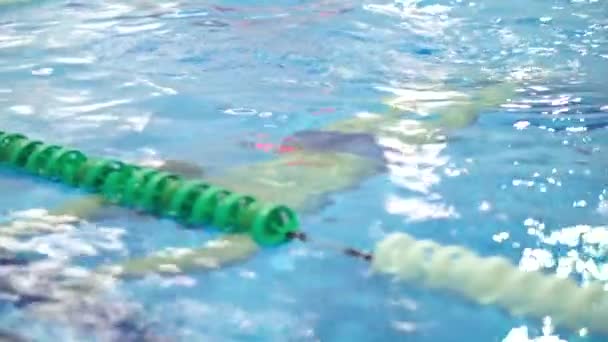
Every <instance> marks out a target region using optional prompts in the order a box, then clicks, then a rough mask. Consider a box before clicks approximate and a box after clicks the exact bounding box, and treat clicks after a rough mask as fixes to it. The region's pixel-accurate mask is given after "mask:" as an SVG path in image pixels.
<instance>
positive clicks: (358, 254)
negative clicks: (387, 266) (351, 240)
mask: <svg viewBox="0 0 608 342" xmlns="http://www.w3.org/2000/svg"><path fill="white" fill-rule="evenodd" d="M344 254H346V255H349V256H352V257H355V258H361V259H363V260H365V261H372V255H371V254H370V253H365V252H362V251H360V250H357V249H354V248H345V249H344Z"/></svg>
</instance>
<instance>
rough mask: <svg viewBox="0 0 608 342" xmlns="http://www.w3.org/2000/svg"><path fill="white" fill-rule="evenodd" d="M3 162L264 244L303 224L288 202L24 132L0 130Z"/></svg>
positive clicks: (290, 234)
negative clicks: (263, 199)
mask: <svg viewBox="0 0 608 342" xmlns="http://www.w3.org/2000/svg"><path fill="white" fill-rule="evenodd" d="M0 163H2V164H5V165H10V166H12V167H14V168H17V169H20V170H24V171H27V172H28V173H30V174H33V175H37V176H42V177H44V178H47V179H49V180H52V181H59V182H62V183H65V184H67V185H70V186H73V187H78V188H82V189H84V190H86V191H89V192H93V193H97V194H100V195H102V196H103V197H104V198H105V199H106V200H107V201H108V202H110V203H113V204H116V205H121V206H125V207H130V208H133V209H137V210H143V211H145V212H148V213H150V214H153V215H157V216H162V217H170V218H173V219H176V220H177V221H179V222H181V223H183V224H185V225H188V226H201V225H211V226H214V227H217V228H219V229H220V230H221V231H223V232H227V233H235V232H240V233H243V232H248V233H249V234H251V236H252V237H253V239H254V240H255V241H256V242H257V243H258V244H260V245H264V246H269V245H278V244H281V243H284V242H286V241H288V240H290V239H291V238H292V237H293V236H295V235H296V232H297V231H298V228H299V222H298V217H297V215H296V213H295V212H294V211H293V210H291V209H290V208H288V207H286V206H284V205H277V204H271V203H262V202H260V201H258V200H257V199H256V198H254V197H252V196H248V195H245V194H239V193H235V192H232V191H230V190H228V189H224V188H221V187H217V186H214V185H212V184H208V183H206V182H203V181H194V180H188V179H184V178H183V177H181V176H179V175H176V174H172V173H167V172H164V171H160V170H156V169H153V168H148V167H140V166H137V165H131V164H127V163H123V162H121V161H117V160H112V159H104V158H92V157H88V156H86V155H85V154H84V153H82V152H80V151H78V150H74V149H69V148H65V147H62V146H58V145H48V144H45V143H43V142H42V141H37V140H31V139H29V138H27V137H26V136H25V135H23V134H15V133H5V132H2V131H0Z"/></svg>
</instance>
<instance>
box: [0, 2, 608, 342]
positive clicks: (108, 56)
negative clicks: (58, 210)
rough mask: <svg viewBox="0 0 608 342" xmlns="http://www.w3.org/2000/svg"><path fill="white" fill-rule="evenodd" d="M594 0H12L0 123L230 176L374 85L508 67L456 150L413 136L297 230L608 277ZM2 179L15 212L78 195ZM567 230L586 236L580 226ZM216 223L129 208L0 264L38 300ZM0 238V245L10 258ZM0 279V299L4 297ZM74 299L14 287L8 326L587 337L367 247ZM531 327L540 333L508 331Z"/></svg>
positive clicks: (607, 98)
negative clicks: (185, 224)
mask: <svg viewBox="0 0 608 342" xmlns="http://www.w3.org/2000/svg"><path fill="white" fill-rule="evenodd" d="M607 13H608V6H607V3H606V2H605V1H601V0H600V1H578V0H577V1H547V0H539V1H534V2H530V1H505V2H502V1H501V2H499V1H485V2H484V1H482V2H467V1H418V2H415V1H410V2H407V1H394V2H390V1H384V2H380V1H366V2H360V1H334V0H326V1H253V0H251V1H236V0H234V1H223V2H219V1H218V2H214V3H210V2H198V1H175V2H156V1H130V2H129V1H122V0H116V1H96V0H94V1H86V2H85V1H81V2H78V1H51V0H48V1H43V2H38V3H36V4H20V5H14V6H7V7H6V8H3V9H2V10H0V79H1V80H2V82H1V83H0V106H2V119H1V120H2V129H3V130H5V131H18V132H23V133H25V134H27V135H29V136H32V137H36V138H38V139H42V140H45V141H49V142H51V141H52V142H56V143H59V144H69V145H72V146H77V147H78V148H80V149H81V150H83V151H86V152H87V153H90V154H102V155H106V156H111V157H116V158H120V159H123V160H130V161H142V160H146V161H150V160H161V159H177V160H187V161H190V162H192V163H194V164H197V165H199V166H201V167H202V168H204V169H205V172H207V173H208V174H211V175H221V174H222V172H224V170H226V169H228V168H232V167H236V166H239V165H246V164H250V163H255V162H261V161H265V160H269V159H271V158H273V157H274V155H273V154H272V153H270V152H266V151H263V150H260V149H254V148H251V147H250V146H251V145H252V143H253V145H254V146H255V143H272V144H276V143H278V142H280V140H281V139H282V138H284V137H286V136H288V135H290V134H293V133H294V132H297V131H299V130H303V129H314V128H319V127H322V126H323V125H325V124H328V123H330V122H333V121H337V120H339V119H344V118H348V117H352V116H353V115H354V114H355V113H359V112H375V113H384V112H387V111H388V108H387V106H386V105H385V104H383V101H384V100H386V99H390V98H391V96H394V95H393V94H390V93H388V92H386V91H383V89H386V88H393V89H405V88H408V87H413V86H415V85H416V84H421V83H424V84H439V83H441V82H445V83H447V84H449V85H450V86H451V87H452V89H456V90H458V91H462V92H465V93H467V92H470V91H472V89H473V88H475V87H476V86H479V85H483V84H484V82H486V81H487V80H496V79H498V80H501V79H511V80H516V81H517V82H518V84H519V86H518V88H519V89H518V92H517V95H516V96H515V97H514V98H513V99H512V101H511V102H509V103H505V104H503V105H502V106H497V107H495V108H491V109H489V110H485V111H484V112H483V113H481V115H480V117H479V118H478V120H477V121H476V122H475V123H474V124H473V125H471V126H469V127H467V128H464V129H461V130H458V131H456V132H453V136H452V138H453V139H450V140H449V142H448V143H447V144H436V145H430V146H427V147H425V148H420V149H414V150H412V151H411V152H410V153H409V154H408V155H405V156H404V157H403V158H402V160H401V161H400V162H399V163H396V162H395V163H394V165H392V166H393V167H392V168H391V172H389V173H388V174H379V175H377V176H375V177H373V178H370V179H368V180H365V181H364V182H362V183H361V184H358V186H357V187H356V188H354V189H351V190H349V191H346V192H341V193H337V194H332V195H331V196H329V198H328V201H327V205H326V206H324V207H323V208H322V209H321V210H318V211H315V212H313V213H309V214H306V215H304V216H302V221H303V226H304V227H306V229H307V231H308V232H309V233H310V234H311V235H314V236H318V237H321V238H323V239H327V240H332V241H339V242H341V243H344V244H348V245H352V246H357V247H360V248H363V249H371V248H373V246H374V244H375V243H376V242H377V241H378V240H379V239H381V238H382V237H383V236H384V234H386V233H388V232H391V231H404V232H408V233H409V234H411V235H413V236H415V237H417V238H420V239H422V238H431V239H433V240H435V241H438V242H440V243H443V244H459V245H462V246H465V247H468V248H470V249H472V250H475V251H476V252H478V253H480V254H482V255H495V254H498V255H502V256H505V257H508V258H509V259H511V260H512V261H513V262H514V263H520V264H521V265H522V266H523V267H528V268H529V267H541V268H547V269H548V270H547V271H548V272H557V269H556V267H555V263H557V262H558V261H559V262H562V263H567V262H568V260H570V261H572V260H578V265H579V266H581V265H583V264H584V266H585V267H582V266H581V267H578V268H574V269H572V270H571V276H572V277H573V278H574V279H577V280H579V281H596V282H604V281H606V279H608V273H607V272H606V269H603V268H602V267H603V266H602V265H604V263H605V260H606V250H607V249H606V246H607V243H608V242H607V241H608V233H606V230H607V229H608V226H605V224H606V222H608V182H607V176H608V172H607V164H606V158H605V157H603V156H602V153H603V152H604V150H605V149H606V148H607V147H608V135H607V134H606V133H607V130H606V128H605V127H606V125H607V124H608V94H607V93H606V88H605V86H603V84H602V82H603V81H604V80H605V77H606V76H608V16H607ZM0 176H1V177H0V186H1V189H2V190H3V191H2V192H1V193H0V205H1V208H2V212H3V215H4V218H5V219H7V220H8V219H9V218H10V217H9V216H10V213H11V212H14V211H19V210H27V209H35V208H51V207H53V206H54V205H57V204H58V203H61V202H62V201H65V200H68V199H73V198H77V197H78V196H81V195H82V194H81V193H78V192H76V191H73V190H72V189H69V188H66V187H62V186H60V185H57V184H50V183H48V182H45V181H41V180H36V179H31V178H28V177H25V176H23V175H19V174H15V173H13V172H11V171H1V173H0ZM577 225H586V226H588V227H586V228H585V229H587V231H589V232H592V233H593V234H595V236H599V239H598V241H597V242H596V243H592V242H589V243H587V242H584V241H578V240H577V234H576V229H575V228H573V227H574V226H577ZM602 225H604V226H602ZM579 228H580V227H579ZM539 231H542V232H543V233H544V234H539V233H538V232H539ZM551 234H554V235H553V237H554V238H555V237H559V241H558V242H557V243H555V242H554V241H552V240H551V239H549V238H547V237H548V236H550V235H551ZM589 235H591V233H589ZM211 237H212V235H211V234H209V233H205V232H202V231H192V230H184V229H181V228H180V227H179V226H178V225H176V224H175V223H173V222H170V221H166V220H155V219H152V218H149V217H140V216H136V215H133V214H132V213H129V212H127V211H119V212H118V213H117V214H115V215H106V216H104V217H101V218H98V219H92V220H90V221H88V222H86V223H80V224H78V225H77V229H75V230H72V231H66V232H55V233H52V234H43V235H40V236H31V237H28V240H27V241H26V243H25V244H24V245H23V246H21V247H20V248H21V249H20V250H19V253H23V254H26V255H27V256H31V257H35V258H38V260H39V262H38V263H33V264H29V265H22V266H14V265H4V266H0V268H1V269H2V270H1V272H2V275H3V277H4V279H5V280H3V282H9V283H12V284H13V287H16V288H19V289H21V292H27V293H29V294H37V293H38V294H43V293H46V292H48V291H51V289H55V284H56V283H57V282H58V280H57V279H55V278H56V277H57V272H58V271H57V269H59V270H63V271H65V270H66V269H67V270H69V272H71V273H69V272H68V273H69V274H70V275H71V276H74V274H77V273H78V272H82V270H83V269H88V268H91V267H94V266H96V265H99V264H102V263H107V262H112V261H114V262H117V261H119V260H122V259H124V258H128V257H136V256H143V255H147V254H149V253H152V252H154V251H156V250H159V249H162V248H167V247H178V248H179V247H194V246H198V245H200V244H202V243H203V242H204V241H207V240H209V239H210V238H211ZM573 240H574V242H572V241H573ZM589 240H590V239H589ZM7 241H8V240H4V242H3V246H2V248H3V249H9V250H10V249H11V246H13V245H11V244H10V243H9V242H7ZM568 258H570V259H568ZM75 266H78V267H80V268H75ZM64 273H65V272H64ZM64 276H65V274H64ZM67 277H68V278H69V275H68V276H67ZM11 279H12V280H11ZM5 287H6V286H4V285H3V286H2V287H1V288H2V291H3V292H2V294H3V296H2V297H3V298H4V297H6V298H10V296H11V295H14V293H12V292H10V291H5ZM4 292H6V294H5V293H4ZM82 299H83V301H82V302H78V303H79V304H78V305H73V304H72V303H73V301H70V302H69V304H68V303H67V302H66V303H59V305H58V306H57V307H56V308H55V309H54V310H55V311H51V313H47V314H44V313H43V314H33V313H32V310H35V306H36V304H32V305H31V306H28V307H19V305H15V304H14V301H11V300H9V299H7V300H5V301H3V302H1V304H0V309H1V310H2V319H1V320H0V328H1V329H2V330H4V331H11V332H13V333H15V334H18V335H21V336H24V337H27V338H32V339H33V340H36V341H47V340H48V341H51V340H65V341H69V340H77V341H83V340H87V339H91V340H102V341H103V340H117V341H131V340H132V341H136V340H138V341H140V340H159V339H163V338H166V339H167V340H183V341H233V340H246V341H385V340H399V341H401V340H403V341H503V340H504V341H508V342H512V341H528V340H534V339H535V338H539V337H540V336H543V335H545V334H546V335H553V336H556V335H559V338H561V339H562V340H566V341H578V340H580V339H581V337H578V332H576V331H569V330H565V329H561V328H560V327H557V329H555V330H554V331H553V332H551V331H547V329H545V330H543V322H542V321H539V320H535V319H525V318H519V317H513V316H510V315H508V314H507V313H506V312H504V311H503V310H501V309H500V308H498V307H493V306H486V307H482V306H478V305H475V304H472V303H470V302H468V301H466V300H464V299H462V298H460V297H459V296H457V295H453V294H451V293H448V292H443V291H438V290H429V289H425V288H421V287H419V286H416V285H415V284H404V283H396V282H394V281H392V279H390V278H387V277H382V276H378V275H371V274H370V273H369V268H368V267H367V265H365V264H364V263H362V262H359V261H357V260H351V259H349V258H345V257H343V256H340V255H337V254H335V253H333V252H327V251H322V250H317V249H315V248H314V247H313V246H309V245H306V244H301V243H297V242H295V243H293V244H289V245H286V246H283V247H281V248H277V249H272V250H265V251H262V252H261V253H259V254H257V255H256V256H255V257H254V258H252V259H249V260H247V261H245V262H243V263H239V264H237V265H235V266H233V267H230V268H225V269H221V270H217V271H214V272H197V273H192V274H182V275H176V276H174V277H171V276H165V277H159V276H156V277H152V276H150V277H146V278H144V279H129V280H124V281H121V282H119V283H117V284H115V286H113V287H112V288H111V289H110V290H108V291H103V292H94V293H88V294H87V295H86V296H83V298H82ZM554 300H560V298H555V299H554ZM31 307H34V309H32V308H31ZM522 327H524V328H527V334H528V338H529V339H528V338H521V337H520V338H516V337H515V335H516V334H517V333H521V332H522V331H523V330H521V329H522ZM554 338H555V337H554ZM585 339H587V340H589V341H594V340H596V341H602V340H604V339H605V336H591V337H585ZM536 341H557V339H555V340H554V339H551V340H550V339H543V340H541V339H538V340H536Z"/></svg>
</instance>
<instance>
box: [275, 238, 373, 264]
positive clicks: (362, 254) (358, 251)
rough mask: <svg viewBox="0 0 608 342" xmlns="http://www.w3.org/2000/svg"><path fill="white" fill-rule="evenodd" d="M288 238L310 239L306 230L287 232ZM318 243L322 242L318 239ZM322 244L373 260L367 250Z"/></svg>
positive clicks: (350, 254)
mask: <svg viewBox="0 0 608 342" xmlns="http://www.w3.org/2000/svg"><path fill="white" fill-rule="evenodd" d="M287 238H288V239H296V240H300V241H302V242H309V241H310V238H309V237H308V235H306V233H304V232H289V233H287ZM317 244H320V243H319V242H318V241H317ZM321 245H322V246H323V247H325V248H330V249H333V250H338V251H340V252H342V253H343V254H345V255H348V256H351V257H355V258H360V259H363V260H365V261H371V260H372V254H370V253H365V252H363V251H360V250H358V249H355V248H351V247H345V248H342V247H338V246H334V245H333V244H331V245H330V244H327V243H322V244H321Z"/></svg>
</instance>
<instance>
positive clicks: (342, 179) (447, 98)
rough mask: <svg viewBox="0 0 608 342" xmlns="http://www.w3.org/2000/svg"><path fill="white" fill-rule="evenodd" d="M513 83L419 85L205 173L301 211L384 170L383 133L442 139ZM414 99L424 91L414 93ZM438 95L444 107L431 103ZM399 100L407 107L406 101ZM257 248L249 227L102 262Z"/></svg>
mask: <svg viewBox="0 0 608 342" xmlns="http://www.w3.org/2000/svg"><path fill="white" fill-rule="evenodd" d="M514 89H515V87H514V85H512V84H498V85H495V86H490V87H487V88H484V89H481V90H480V91H479V92H478V93H476V94H474V95H473V96H466V95H465V94H462V93H456V92H441V91H436V90H434V89H422V90H416V91H413V92H411V93H408V94H407V96H404V97H401V98H397V99H395V100H393V101H392V102H391V103H390V105H391V106H393V107H394V108H396V109H397V110H396V111H395V113H389V114H386V115H373V114H365V115H360V116H357V117H354V118H351V119H346V120H342V121H338V122H335V123H333V124H331V125H329V126H328V127H325V128H321V129H318V130H305V131H300V132H296V133H295V134H293V135H292V136H291V137H289V138H288V139H286V140H285V141H284V143H285V144H288V145H289V146H290V147H291V149H290V152H289V153H284V154H282V155H281V156H280V157H278V158H276V159H274V160H271V161H268V162H263V163H258V164H253V165H248V166H242V167H237V168H234V169H230V170H227V171H225V172H222V173H221V175H218V176H214V175H210V176H207V177H205V178H206V180H207V181H208V182H209V183H211V184H215V185H218V186H222V187H225V188H228V189H238V192H239V193H245V194H250V195H253V196H256V197H257V198H259V199H260V200H262V201H268V202H274V203H281V204H285V205H287V206H290V207H291V208H293V209H295V210H297V211H299V212H307V211H313V210H318V209H319V208H320V207H321V206H323V204H324V203H325V200H326V197H327V196H328V195H330V194H332V193H336V192H339V191H344V190H347V189H350V188H353V187H356V186H357V185H358V184H360V183H361V182H362V181H363V180H364V179H367V178H370V177H373V176H375V175H379V174H381V173H382V172H385V171H386V165H387V160H386V155H387V153H389V152H390V153H401V154H403V153H407V151H405V152H401V149H400V146H398V145H396V144H388V145H383V144H382V143H381V141H382V139H392V140H396V141H398V142H399V143H401V144H405V145H410V146H411V145H421V144H431V143H443V142H445V140H446V139H447V138H446V137H449V135H450V133H451V131H452V130H456V129H459V128H463V127H466V126H468V125H470V124H472V123H473V122H475V120H476V118H477V116H478V115H479V113H480V112H481V111H483V110H484V109H485V108H491V107H493V106H497V105H500V104H502V103H504V101H506V100H508V99H509V98H510V97H511V96H512V94H513V93H514ZM417 99H423V101H418V103H416V101H417ZM437 101H441V102H442V103H443V104H444V105H445V107H437V106H436V102H437ZM411 103H415V104H416V108H418V110H419V112H422V113H425V112H432V113H435V116H434V117H430V118H426V119H424V120H414V119H403V118H402V116H401V114H402V113H403V111H407V110H408V108H407V106H408V105H409V104H411ZM404 108H405V109H404ZM159 168H160V169H163V170H165V171H170V172H173V173H176V174H180V175H183V176H186V177H188V178H197V177H200V176H202V173H203V172H202V170H200V169H198V168H196V167H191V166H190V164H189V163H187V162H177V161H168V162H165V163H164V164H163V165H161V166H160V167H159ZM103 207H104V201H103V199H102V198H101V197H99V196H91V197H88V198H86V199H80V200H76V201H72V202H69V203H67V204H64V205H62V206H60V207H59V208H56V209H55V210H53V211H52V212H51V213H54V214H66V213H67V214H71V215H75V216H78V217H80V218H87V217H91V216H95V215H98V214H100V213H103V211H104V210H103ZM257 250H258V246H257V245H256V243H255V242H254V241H253V240H252V239H251V238H250V236H249V235H248V234H231V235H226V236H224V237H221V238H219V239H218V240H214V241H211V242H209V243H208V244H206V245H205V246H201V247H200V248H197V249H192V250H190V251H187V252H183V251H180V252H179V254H176V253H171V252H163V253H161V254H159V255H153V256H149V257H144V258H141V259H134V260H129V261H126V262H124V263H122V264H120V265H114V266H117V267H114V266H104V267H102V268H101V269H103V270H104V271H108V270H112V273H113V274H114V275H116V276H137V275H140V274H145V273H150V272H152V273H156V272H159V273H163V272H165V271H163V269H166V268H163V265H167V264H172V265H175V266H176V267H174V268H172V270H171V271H170V272H175V271H176V270H177V271H178V272H186V271H188V270H194V269H213V268H216V267H222V266H223V265H227V264H230V263H233V262H237V261H240V260H243V259H246V258H249V257H251V255H252V254H254V253H255V252H256V251H257Z"/></svg>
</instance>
